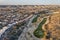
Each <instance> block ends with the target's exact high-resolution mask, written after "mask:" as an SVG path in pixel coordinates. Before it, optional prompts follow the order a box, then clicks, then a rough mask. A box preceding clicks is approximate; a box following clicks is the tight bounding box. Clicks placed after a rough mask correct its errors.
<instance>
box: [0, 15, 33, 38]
mask: <svg viewBox="0 0 60 40" xmlns="http://www.w3.org/2000/svg"><path fill="white" fill-rule="evenodd" d="M31 17H32V15H30V16H29V17H27V18H25V19H24V20H20V21H18V22H14V23H12V24H8V25H7V26H6V27H3V28H2V29H1V30H0V38H1V36H2V34H3V33H5V32H6V30H8V29H10V28H12V27H13V26H14V25H16V24H17V23H21V22H23V21H27V20H28V19H29V18H31Z"/></svg>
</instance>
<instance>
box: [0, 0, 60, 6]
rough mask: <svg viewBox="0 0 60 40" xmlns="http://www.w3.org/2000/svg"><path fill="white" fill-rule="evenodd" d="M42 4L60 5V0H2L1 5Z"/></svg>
mask: <svg viewBox="0 0 60 40" xmlns="http://www.w3.org/2000/svg"><path fill="white" fill-rule="evenodd" d="M41 4H43V5H46V4H47V5H49V4H52V5H53V4H54V5H55V4H56V5H57V4H58V5H60V0H0V5H41Z"/></svg>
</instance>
